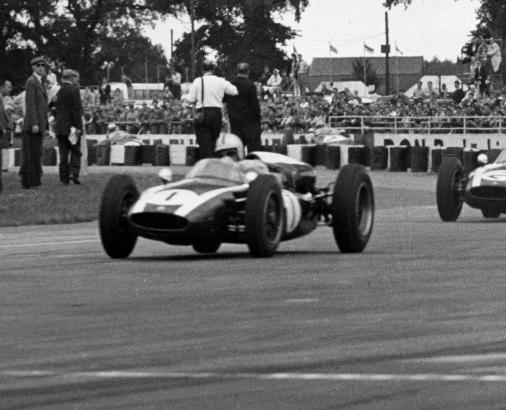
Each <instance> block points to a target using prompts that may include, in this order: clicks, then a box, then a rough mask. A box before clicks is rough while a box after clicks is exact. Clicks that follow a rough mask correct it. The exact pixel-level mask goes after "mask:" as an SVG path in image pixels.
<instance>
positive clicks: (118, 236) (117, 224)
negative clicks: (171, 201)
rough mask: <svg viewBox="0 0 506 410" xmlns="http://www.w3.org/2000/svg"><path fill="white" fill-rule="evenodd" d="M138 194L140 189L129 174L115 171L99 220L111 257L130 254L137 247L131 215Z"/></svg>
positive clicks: (108, 253)
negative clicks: (129, 216) (130, 222)
mask: <svg viewBox="0 0 506 410" xmlns="http://www.w3.org/2000/svg"><path fill="white" fill-rule="evenodd" d="M138 198H139V191H138V190H137V187H136V186H135V183H134V181H133V179H132V178H131V177H130V176H128V175H114V176H113V177H112V178H111V179H110V180H109V182H108V183H107V185H106V187H105V189H104V192H103V194H102V200H101V203H100V210H99V216H98V222H99V230H100V239H101V241H102V246H103V248H104V250H105V252H106V253H107V255H109V256H110V257H111V258H127V257H128V256H129V255H130V253H132V251H133V249H134V247H135V243H136V242H137V234H136V233H135V232H134V231H133V229H132V228H131V226H130V224H129V223H128V220H127V215H128V211H129V209H130V208H131V207H132V205H133V204H134V203H135V202H136V201H137V199H138Z"/></svg>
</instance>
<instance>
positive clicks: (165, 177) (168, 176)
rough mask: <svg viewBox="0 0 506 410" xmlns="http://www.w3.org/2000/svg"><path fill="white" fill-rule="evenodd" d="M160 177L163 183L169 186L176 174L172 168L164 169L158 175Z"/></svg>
mask: <svg viewBox="0 0 506 410" xmlns="http://www.w3.org/2000/svg"><path fill="white" fill-rule="evenodd" d="M158 176H159V177H160V178H161V179H162V181H163V182H165V183H166V184H168V183H169V182H172V179H173V177H174V174H173V172H172V170H171V169H170V168H163V169H161V170H160V172H159V173H158Z"/></svg>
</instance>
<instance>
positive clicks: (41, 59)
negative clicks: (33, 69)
mask: <svg viewBox="0 0 506 410" xmlns="http://www.w3.org/2000/svg"><path fill="white" fill-rule="evenodd" d="M39 63H44V64H46V60H44V57H35V58H32V60H31V61H30V64H31V65H35V64H39Z"/></svg>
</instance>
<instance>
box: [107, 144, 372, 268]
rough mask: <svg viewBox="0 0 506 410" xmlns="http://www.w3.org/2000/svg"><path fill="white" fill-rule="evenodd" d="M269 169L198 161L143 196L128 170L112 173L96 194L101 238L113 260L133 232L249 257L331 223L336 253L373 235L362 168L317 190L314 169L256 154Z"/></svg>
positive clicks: (355, 248)
mask: <svg viewBox="0 0 506 410" xmlns="http://www.w3.org/2000/svg"><path fill="white" fill-rule="evenodd" d="M249 157H254V158H255V159H257V160H260V161H261V162H262V164H265V165H267V167H266V169H268V171H266V172H267V173H257V172H254V171H250V172H247V173H246V174H244V173H242V172H239V171H238V165H237V163H234V162H233V161H225V160H223V159H217V158H216V159H215V158H213V159H203V160H201V161H199V162H197V163H196V164H195V166H194V167H193V168H192V169H191V170H190V171H189V172H188V174H187V175H186V177H185V178H184V179H182V180H181V181H178V182H171V177H170V176H166V175H170V173H168V172H167V171H168V170H162V171H161V172H160V174H159V175H160V177H162V179H165V183H164V184H162V185H159V186H155V187H153V188H150V189H147V190H146V191H145V192H143V193H142V194H141V195H139V192H138V190H137V188H136V186H135V184H134V182H133V180H132V178H131V177H129V176H127V175H116V176H113V177H112V178H111V179H110V181H109V182H108V184H107V186H106V188H105V190H104V192H103V197H102V202H101V205H100V214H99V226H100V237H101V240H102V244H103V248H104V250H105V252H106V253H107V254H108V255H109V256H110V257H112V258H126V257H128V256H129V255H130V253H131V252H132V250H133V249H134V246H135V243H136V240H137V237H138V236H141V237H145V238H149V239H154V240H158V241H163V242H166V243H168V244H172V245H187V246H188V245H189V246H193V248H194V249H195V250H196V251H197V252H201V253H213V252H216V251H217V250H218V248H219V247H220V245H221V243H244V244H247V246H248V247H249V250H250V253H251V255H253V256H257V257H265V256H271V255H273V254H274V253H275V251H276V249H277V248H278V245H279V243H280V241H285V240H289V239H293V238H298V237H301V236H304V235H307V234H309V233H310V232H312V231H313V230H314V229H315V228H316V227H317V226H318V225H326V226H329V227H331V228H332V230H333V233H334V238H335V241H336V243H337V245H338V247H339V249H340V250H341V251H342V252H361V251H362V250H363V249H364V248H365V246H366V245H367V243H368V241H369V238H370V236H371V232H372V228H373V222H374V209H375V208H374V193H373V187H372V184H371V180H370V178H369V175H368V174H367V172H366V170H365V168H364V167H362V166H360V165H357V164H350V165H346V166H344V167H343V168H341V170H340V171H339V173H338V175H337V179H336V181H335V183H333V184H331V185H330V186H326V187H322V188H316V187H315V182H316V172H315V170H314V169H313V168H312V167H311V166H310V165H308V164H306V163H303V162H300V161H295V160H293V159H291V158H289V157H287V156H284V155H280V154H275V153H270V152H254V153H252V155H250V156H249Z"/></svg>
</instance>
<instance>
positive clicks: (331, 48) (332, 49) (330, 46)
mask: <svg viewBox="0 0 506 410" xmlns="http://www.w3.org/2000/svg"><path fill="white" fill-rule="evenodd" d="M329 51H330V53H334V54H337V48H335V47H334V46H333V45H332V44H331V43H330V42H329Z"/></svg>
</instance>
